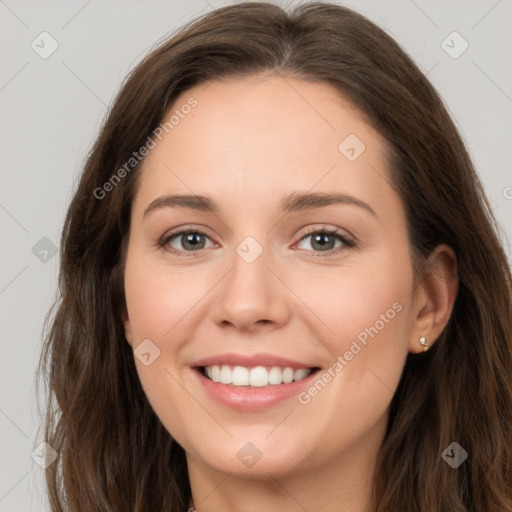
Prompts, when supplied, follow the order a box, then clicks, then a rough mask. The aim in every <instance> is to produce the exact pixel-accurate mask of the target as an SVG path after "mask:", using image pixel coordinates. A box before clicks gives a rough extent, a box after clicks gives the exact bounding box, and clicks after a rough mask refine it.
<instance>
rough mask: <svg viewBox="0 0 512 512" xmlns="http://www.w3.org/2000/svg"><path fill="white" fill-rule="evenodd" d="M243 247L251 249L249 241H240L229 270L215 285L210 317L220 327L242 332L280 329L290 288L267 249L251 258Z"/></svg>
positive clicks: (288, 301)
mask: <svg viewBox="0 0 512 512" xmlns="http://www.w3.org/2000/svg"><path fill="white" fill-rule="evenodd" d="M247 248H249V251H253V250H255V248H254V246H251V245H250V244H249V245H248V246H247V245H245V246H244V244H241V246H239V247H238V250H239V252H236V251H235V252H234V255H233V257H232V260H231V261H232V265H231V269H230V270H229V272H228V273H227V274H226V275H225V277H224V278H223V279H222V280H221V281H220V283H219V284H218V285H217V286H216V287H215V290H216V292H215V295H214V297H213V306H212V308H211V310H210V311H211V314H212V315H213V320H214V322H215V323H216V325H219V326H220V327H222V328H224V329H226V328H228V327H230V326H231V328H233V329H236V330H239V331H246V332H247V331H253V330H260V329H266V330H273V329H275V328H280V327H282V326H283V325H285V324H286V323H287V322H288V320H289V317H290V310H289V308H290V296H289V295H290V291H289V290H288V289H287V287H286V286H285V284H283V281H285V280H284V279H283V278H282V276H279V272H278V271H276V265H275V264H273V263H272V261H271V258H270V257H269V254H268V251H267V250H266V249H264V248H263V247H262V249H263V252H261V254H259V255H258V256H257V257H256V258H255V259H254V260H252V257H253V256H254V254H253V255H251V256H252V257H247V255H246V254H244V249H247ZM249 251H247V252H249ZM258 252H259V250H258ZM272 267H274V268H272Z"/></svg>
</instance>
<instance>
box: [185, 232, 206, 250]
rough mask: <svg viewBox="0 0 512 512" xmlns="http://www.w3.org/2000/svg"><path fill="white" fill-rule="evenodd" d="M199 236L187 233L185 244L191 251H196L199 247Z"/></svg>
mask: <svg viewBox="0 0 512 512" xmlns="http://www.w3.org/2000/svg"><path fill="white" fill-rule="evenodd" d="M200 236H202V235H200V234H199V233H189V234H188V235H186V244H190V245H191V247H192V249H197V248H198V245H199V243H198V240H197V237H200ZM186 244H185V245H186Z"/></svg>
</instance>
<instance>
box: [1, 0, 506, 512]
mask: <svg viewBox="0 0 512 512" xmlns="http://www.w3.org/2000/svg"><path fill="white" fill-rule="evenodd" d="M279 3H281V4H283V5H284V2H279ZM340 3H342V2H340ZM343 3H344V5H348V6H350V7H353V8H355V9H356V10H358V11H359V12H361V13H363V14H365V15H366V16H368V17H369V18H370V19H371V20H372V21H374V22H376V23H377V24H378V25H380V26H381V27H383V28H384V29H385V30H387V31H388V32H389V33H390V34H391V35H392V36H393V37H394V38H395V39H396V40H397V41H398V42H399V43H400V44H401V45H402V46H403V47H404V48H405V49H406V51H407V52H408V53H409V54H410V55H411V56H412V57H413V59H414V60H415V61H416V62H417V63H418V64H419V66H420V68H421V69H423V70H424V71H425V72H428V77H429V78H430V80H431V81H432V83H433V84H434V86H435V87H436V88H437V89H438V91H439V92H440V93H441V96H442V97H443V99H444V100H445V102H446V104H447V105H448V107H449V110H450V112H451V114H452V116H453V117H454V119H455V121H456V123H457V126H458V127H459V128H460V131H461V133H462V135H463V137H464V138H465V140H466V142H467V144H468V147H469V150H470V152H471V155H472V157H473V159H474V162H475V164H476V167H477V169H478V172H479V173H480V176H481V177H482V180H483V183H484V186H485V188H486V191H487V193H488V197H489V199H490V202H491V204H492V207H493V209H494V212H495V214H496V216H497V218H498V222H499V223H500V224H501V227H502V229H503V242H504V245H505V247H506V250H507V254H508V255H509V258H510V254H511V252H510V245H509V242H508V241H509V240H510V239H512V236H511V235H512V223H511V222H510V220H511V219H512V173H511V161H512V151H511V143H512V140H511V125H512V88H511V82H512V60H511V59H510V49H511V48H512V30H511V21H512V1H511V0H489V1H487V0H478V1H469V0H459V1H426V0H414V1H413V0H397V1H392V0H385V1H382V0H380V1H379V0H374V1H371V0H362V1H347V2H343ZM226 4H227V2H217V1H212V0H204V1H203V0H189V1H186V2H185V1H184V0H180V1H172V2H171V1H165V2H164V1H153V2H151V3H149V2H143V1H126V0H124V1H122V2H121V1H112V0H110V1H102V2H100V1H99V0H89V1H70V0H66V1H64V0H62V1H47V2H36V1H30V2H29V1H21V0H5V1H3V0H0V34H1V43H2V44H1V74H0V108H1V113H0V115H1V124H0V129H1V137H0V141H1V173H2V174H1V188H0V226H1V233H2V243H1V245H0V247H1V249H0V250H1V260H0V261H1V266H0V312H1V324H0V328H1V331H0V336H1V356H0V376H1V383H0V460H1V463H0V464H1V465H0V511H2V512H7V511H9V512H12V511H16V512H20V511H42V510H49V507H48V505H47V504H46V498H45V490H44V486H43V481H42V475H43V470H42V469H41V467H39V466H38V464H36V462H34V460H33V459H32V458H31V453H32V451H33V449H34V447H35V446H36V445H37V444H38V443H39V442H40V441H41V439H40V438H39V436H38V432H37V429H38V425H39V419H38V417H37V414H36V408H35V403H36V402H35V395H34V393H35V388H34V369H35V365H36V362H37V360H38V357H39V351H40V347H41V329H42V323H43V319H44V316H45V314H46V312H47V310H48V308H49V306H50V304H51V301H52V299H53V296H54V293H55V290H56V285H57V271H58V255H55V256H53V257H51V252H48V253H44V250H45V248H46V249H48V245H47V246H45V245H44V244H45V243H46V244H48V242H44V241H43V242H39V241H40V240H41V238H43V237H47V238H48V239H49V240H50V241H51V242H53V244H55V245H57V246H58V243H59V238H60V230H61V227H62V222H63V219H64V214H65V211H66V207H67V205H68V202H69V200H70V197H71V193H72V190H73V187H74V186H75V184H76V179H77V176H78V174H79V172H80V168H81V166H82V164H83V162H84V159H85V156H86V154H87V151H88V149H89V148H90V145H91V144H92V142H93V139H94V137H95V136H96V134H97V132H98V129H99V127H100V123H101V121H102V119H103V117H104V116H105V114H106V111H107V106H108V105H109V104H110V103H111V101H112V100H113V98H114V96H115V94H116V93H117V91H118V89H119V86H120V84H121V81H122V80H123V78H124V77H125V76H126V74H127V73H128V71H129V70H131V69H132V68H133V66H134V65H135V64H136V63H137V62H139V61H140V59H141V58H142V57H143V56H144V55H145V54H146V53H147V52H148V51H149V49H150V48H151V47H152V46H153V45H154V44H155V43H157V42H159V41H161V40H162V39H164V38H165V37H166V36H168V35H170V33H171V32H172V31H173V30H174V29H175V28H176V27H178V26H180V25H181V24H183V23H185V22H186V21H188V20H190V19H191V18H192V17H194V16H195V15H196V14H199V13H203V12H207V11H210V10H212V9H213V8H215V7H219V6H221V5H226ZM43 31H47V32H48V33H50V34H51V36H52V37H53V38H54V39H55V40H56V41H57V43H58V45H59V46H58V49H57V50H56V51H55V52H54V53H53V54H52V55H51V56H50V57H49V58H47V59H43V58H41V57H40V56H39V55H38V54H37V53H36V52H35V51H34V50H33V49H32V48H31V43H32V41H34V40H36V43H37V42H38V41H40V38H39V39H38V36H39V34H41V32H43ZM453 31H457V32H458V33H459V34H460V35H461V36H462V37H463V38H464V40H466V41H467V43H468V44H469V48H468V49H467V50H466V51H465V52H464V53H463V54H462V55H460V56H459V57H458V58H456V59H454V58H452V57H450V56H449V55H448V54H447V53H446V52H445V50H444V49H443V47H442V42H443V41H444V40H446V38H447V36H448V35H449V34H451V33H452V32H453ZM452 41H453V42H452ZM444 44H445V45H446V44H448V45H450V46H453V47H454V48H453V49H452V50H451V51H452V52H454V51H457V50H459V49H461V46H460V44H462V41H461V40H460V39H459V40H458V39H453V38H452V39H448V40H447V42H446V43H444ZM39 45H40V46H41V45H42V43H40V42H39ZM45 47H46V48H48V42H47V43H46V45H45ZM38 242H39V243H40V244H43V245H42V246H39V245H38V246H36V250H34V252H35V253H36V254H34V252H33V250H32V248H33V247H34V246H35V245H36V244H37V243H38ZM45 259H48V261H46V262H45V261H44V260H45Z"/></svg>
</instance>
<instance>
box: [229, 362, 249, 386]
mask: <svg viewBox="0 0 512 512" xmlns="http://www.w3.org/2000/svg"><path fill="white" fill-rule="evenodd" d="M231 383H232V384H233V385H234V386H248V385H249V370H248V369H247V368H244V367H243V366H235V367H234V368H233V373H232V374H231Z"/></svg>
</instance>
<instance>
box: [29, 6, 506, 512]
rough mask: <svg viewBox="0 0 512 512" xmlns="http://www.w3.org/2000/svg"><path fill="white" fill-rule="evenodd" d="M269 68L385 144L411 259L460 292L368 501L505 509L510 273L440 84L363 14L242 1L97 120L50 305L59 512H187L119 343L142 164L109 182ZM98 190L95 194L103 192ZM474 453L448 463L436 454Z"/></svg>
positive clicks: (415, 507)
mask: <svg viewBox="0 0 512 512" xmlns="http://www.w3.org/2000/svg"><path fill="white" fill-rule="evenodd" d="M266 70H273V71H275V72H278V73H279V74H281V75H282V76H283V77H287V76H292V77H296V78H301V79H305V80H318V81H324V82H327V83H329V84H331V85H333V86H334V87H336V88H338V90H339V91H340V92H341V93H342V94H344V95H345V96H346V97H347V98H349V99H350V100H351V101H352V102H353V104H354V105H355V106H356V107H357V108H358V109H359V111H360V112H361V113H362V114H363V115H365V117H366V118H367V119H368V122H370V123H371V124H372V125H373V126H374V127H375V128H376V129H377V130H378V132H379V133H380V134H381V135H382V136H383V137H384V138H385V139H386V140H387V142H388V143H389V147H390V153H389V161H388V163H389V168H390V173H391V181H392V184H393V186H394V187H395V188H396V190H397V191H398V193H399V194H400V197H401V199H402V201H403V203H404V205H405V208H406V214H407V227H408V233H409V239H410V246H411V250H412V254H413V265H414V268H415V269H416V268H422V264H423V263H424V262H425V261H426V258H427V257H428V255H429V254H430V253H431V251H432V249H433V248H434V247H436V245H438V244H441V243H446V244H448V245H450V246H451V247H453V249H454V250H455V252H456V255H457V259H458V278H459V290H458V296H457V299H456V302H455V305H454V309H453V312H452V316H451V318H450V321H449V323H448V325H447V327H446V329H445V330H444V331H443V333H442V335H441V337H440V338H439V339H438V340H437V342H436V343H435V345H434V346H433V348H432V349H431V350H430V351H429V352H427V353H425V354H421V355H412V354H411V355H409V357H408V359H407V362H406V365H405V368H404V371H403V375H402V378H401V381H400V383H399V387H398V389H397V391H396V393H395V396H394V397H393V400H392V403H391V411H390V416H389V424H388V431H387V434H386V438H385V440H384V442H383V445H382V448H381V450H380V452H379V455H378V460H377V472H376V477H375V483H374V496H375V502H376V503H377V510H378V512H396V511H398V510H404V511H407V512H414V511H418V512H419V511H421V512H448V511H450V512H469V511H475V512H476V511H478V512H491V511H496V512H498V511H499V512H506V511H507V512H511V511H512V384H511V370H512V314H511V295H512V294H511V273H510V268H509V266H508V263H507V258H506V255H505V253H504V250H503V248H502V246H501V244H500V241H499V237H498V233H499V230H498V227H497V224H496V221H495V219H494V217H493V214H492V211H491V208H490V206H489V203H488V201H487V199H486V197H485V194H484V192H483V190H482V186H481V184H480V182H479V179H478V177H477V175H476V173H475V170H474V167H473V165H472V163H471V161H470V158H469V156H468V152H467V150H466V148H465V146H464V143H463V141H462V140H461V137H460V135H459V134H458V132H457V129H456V127H455V125H454V123H453V121H452V120H451V119H450V116H449V115H448V113H447V110H446V109H445V107H444V105H443V103H442V100H441V99H440V97H439V95H438V94H437V92H436V91H435V89H434V88H433V87H432V85H431V84H430V83H429V81H428V80H427V79H426V77H425V76H424V75H423V74H422V72H421V71H420V70H419V69H418V67H417V66H416V65H415V64H414V63H413V62H412V60H411V59H410V58H409V57H408V56H407V54H406V53H405V52H404V51H403V50H402V49H401V48H400V46H399V45H398V44H397V43H396V42H395V41H394V40H393V39H392V38H391V37H389V36H388V35H387V34H386V33H385V32H384V31H383V30H381V29H380V28H378V27H377V26H375V25H374V24H373V23H371V22H370V21H369V20H367V19H366V18H365V17H363V16H362V15H360V14H358V13H356V12H354V11H352V10H350V9H348V8H345V7H342V6H339V5H336V4H330V3H322V2H313V3H305V4H303V5H298V6H296V7H295V8H294V9H293V10H291V11H290V12H287V11H285V10H284V9H282V8H281V7H278V6H276V5H273V4H270V3H259V2H248V3H239V4H236V5H231V6H228V7H223V8H220V9H217V10H215V11H213V12H211V13H209V14H206V15H204V16H202V17H200V18H197V19H195V20H194V21H193V22H192V23H189V24H187V25H186V26H185V27H184V28H182V29H181V30H180V31H178V32H177V33H176V34H174V35H173V36H172V37H171V38H170V39H168V40H167V41H165V42H164V43H163V44H161V45H160V46H159V47H158V48H156V49H155V50H154V51H152V52H151V53H150V54H149V55H148V56H147V57H146V58H145V59H144V60H143V61H142V62H141V63H140V64H139V65H138V66H137V67H136V68H135V69H134V70H133V72H132V73H131V74H130V76H129V77H128V79H127V80H126V81H125V83H124V85H123V87H122V89H121V91H120V92H119V94H118V96H117V98H116V100H115V102H114V104H113V106H112V108H111V110H110V112H109V114H108V116H107V118H106V121H105V123H104V125H103V127H102V129H101V132H100V134H99V137H98V138H97V140H96V142H95V144H94V146H93V147H92V150H91V151H90V154H89V156H88V159H87V161H86V164H85V167H84V170H83V173H82V175H81V179H80V182H79V183H78V186H77V189H76V191H75V193H74V197H73V199H72V202H71V204H70V207H69V210H68V213H67V217H66V221H65V225H64V228H63V233H62V240H61V267H60V275H59V297H58V299H57V301H56V303H55V304H54V308H53V309H52V312H51V314H49V316H48V328H47V332H46V339H45V344H44V348H43V352H42V355H41V361H40V366H39V369H38V376H39V375H41V374H43V377H44V378H45V384H46V391H47V403H46V410H45V423H44V429H45V440H46V441H47V442H48V443H49V444H50V445H51V446H52V447H53V448H54V449H55V450H57V452H58V454H59V458H58V459H57V461H56V462H55V463H54V464H52V465H50V466H49V467H48V469H47V470H46V479H47V487H48V491H49V498H50V502H51V510H52V511H53V512H57V511H63V510H68V511H72V512H75V511H76V512H78V511H80V512H82V511H84V510H86V511H87V512H93V511H116V512H127V511H138V512H142V511H149V510H151V511H153V512H156V511H164V510H165V511H176V512H177V511H180V512H181V511H182V510H184V509H186V507H187V504H188V500H189V498H190V492H191V491H190V484H189V480H188V474H187V465H186V458H185V453H184V451H183V449H182V448H181V447H180V446H179V445H178V444H177V443H176V442H174V441H173V439H172V437H171V436H170V435H169V433H168V432H167V431H166V430H165V428H164V427H163V425H162V424H161V423H160V421H159V420H158V418H157V416H156V415H155V413H154V412H153V410H152V408H151V406H150V404H149V403H148V400H147V398H146V396H145V394H144V392H143V389H142V387H141V384H140V382H139V379H138V375H137V372H136V368H135V364H134V359H133V353H132V350H131V348H130V346H129V345H128V343H127V342H126V340H125V337H124V327H123V322H122V318H121V315H122V312H123V308H124V307H125V302H124V295H123V284H122V283H123V279H122V278H123V247H124V246H125V244H126V240H127V234H128V232H129V226H130V208H131V203H132V199H133V197H134V192H135V183H136V180H135V178H136V176H137V174H138V172H140V167H141V163H140V162H139V163H137V164H136V165H134V166H133V168H132V169H129V170H128V172H126V173H125V174H126V175H123V179H121V180H118V181H116V182H115V183H113V182H112V181H111V182H110V183H113V185H112V186H111V187H108V192H107V193H101V194H99V193H98V192H96V193H95V191H97V190H98V188H101V187H103V185H104V184H105V183H107V182H108V181H109V180H110V179H111V178H112V176H113V174H114V173H116V171H117V170H118V169H120V168H121V167H122V166H123V165H124V164H125V163H126V162H127V161H128V160H129V159H130V157H131V156H132V155H133V152H134V151H137V150H138V149H139V148H141V147H142V146H144V144H145V143H146V141H147V138H148V137H149V136H151V134H152V133H153V131H154V130H155V129H156V128H157V127H158V125H159V124H160V123H161V122H162V119H164V115H165V114H166V113H167V112H168V109H169V108H170V107H171V105H172V104H173V102H174V100H175V98H176V97H177V96H178V94H180V93H182V92H183V91H186V90H187V89H190V88H191V87H193V86H195V85H197V84H200V83H206V82H207V81H211V80H216V79H219V78H229V77H246V76H249V75H251V74H254V73H257V72H261V71H266ZM103 190H105V188H104V189H103ZM452 442H457V443H458V444H459V445H460V446H461V447H463V448H464V449H465V450H466V451H467V452H468V459H467V460H466V461H465V462H464V463H463V464H461V465H460V466H459V467H458V468H457V469H453V468H452V467H450V465H448V464H447V463H446V462H445V461H444V460H443V459H442V458H441V454H442V452H443V450H445V449H446V448H447V447H448V446H449V445H450V444H451V443H452Z"/></svg>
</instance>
